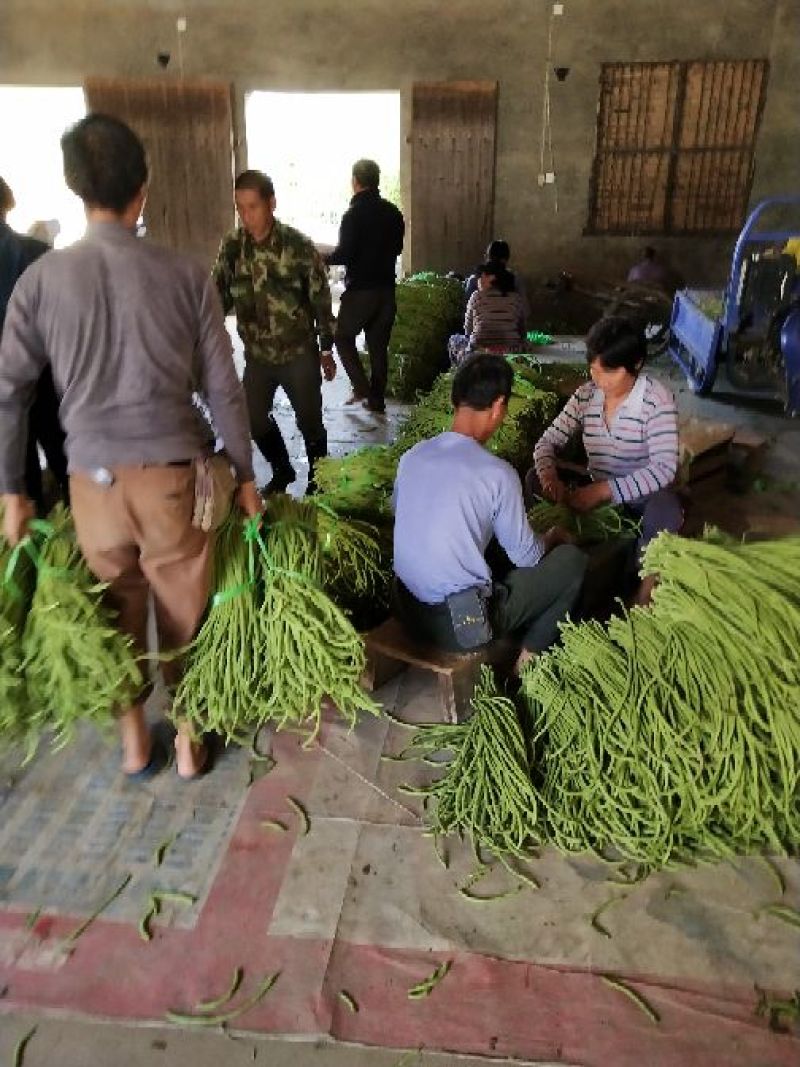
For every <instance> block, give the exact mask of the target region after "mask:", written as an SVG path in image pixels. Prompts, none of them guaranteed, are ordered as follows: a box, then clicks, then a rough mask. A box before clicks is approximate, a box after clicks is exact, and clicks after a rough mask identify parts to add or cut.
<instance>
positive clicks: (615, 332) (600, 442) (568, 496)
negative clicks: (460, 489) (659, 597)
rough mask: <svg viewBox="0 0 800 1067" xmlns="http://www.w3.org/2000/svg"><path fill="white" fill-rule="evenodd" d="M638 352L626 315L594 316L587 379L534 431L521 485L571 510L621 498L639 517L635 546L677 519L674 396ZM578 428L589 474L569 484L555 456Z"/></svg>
mask: <svg viewBox="0 0 800 1067" xmlns="http://www.w3.org/2000/svg"><path fill="white" fill-rule="evenodd" d="M646 351H647V343H646V340H645V337H644V333H643V332H642V331H641V330H639V329H637V328H636V327H635V326H633V325H632V324H631V323H630V322H629V321H628V320H627V319H624V318H621V317H616V316H611V317H609V318H605V319H601V320H600V321H599V322H597V323H595V325H594V326H593V327H592V329H591V330H590V331H589V334H588V335H587V337H586V358H587V361H588V363H589V373H590V375H591V379H592V380H591V381H590V382H587V384H586V385H582V386H581V387H580V388H579V389H578V390H576V392H574V393H573V394H572V396H571V397H570V399H569V400H568V401H567V404H566V407H565V408H564V409H563V411H562V412H561V414H560V415H558V416H557V417H556V419H555V420H554V421H553V423H552V424H551V425H550V426H549V427H548V429H547V430H545V432H544V433H543V434H542V436H541V437H540V439H539V441H538V443H537V445H536V448H535V449H534V452H533V462H534V470H532V471H531V472H530V473H529V475H528V479H527V486H526V488H527V489H528V492H529V493H536V492H537V491H538V492H540V493H541V494H542V495H544V496H545V497H547V498H548V499H549V500H554V501H557V502H559V503H561V502H564V503H567V504H569V505H570V507H572V508H574V509H575V510H576V511H591V509H592V508H595V507H597V506H598V505H600V504H605V503H609V502H610V503H614V504H622V505H624V506H625V507H626V508H628V509H629V510H630V511H632V512H633V513H634V514H635V515H636V516H637V517H638V518H640V519H641V523H642V532H641V537H640V539H639V548H640V549H641V548H643V547H644V546H645V545H646V544H647V543H648V542H649V541H651V540H652V539H653V538H654V537H655V536H656V534H658V533H660V532H661V531H662V530H670V531H672V532H673V533H675V532H677V531H678V530H680V528H681V526H682V524H683V511H682V509H681V505H680V502H679V500H678V497H677V496H676V494H675V493H674V492H673V491H672V490H671V486H672V484H673V482H674V481H675V475H676V472H677V469H678V419H677V411H676V408H675V400H674V397H673V396H672V393H671V392H670V391H669V389H667V388H666V386H664V385H662V384H661V383H660V382H658V381H656V379H655V378H651V377H650V375H649V374H646V373H644V372H643V370H642V365H643V364H644V359H645V355H646ZM579 433H580V434H581V435H582V438H583V444H584V447H585V449H586V455H587V457H588V472H589V476H590V478H591V481H590V482H589V484H588V485H582V486H580V487H578V488H575V489H569V488H568V487H567V486H566V485H565V484H564V482H563V481H562V480H561V477H560V475H559V471H558V467H557V463H556V459H557V456H558V453H559V452H560V451H561V450H562V449H563V448H564V446H565V445H566V444H567V443H568V442H569V441H570V440H571V439H572V438H574V437H575V436H576V435H577V434H579Z"/></svg>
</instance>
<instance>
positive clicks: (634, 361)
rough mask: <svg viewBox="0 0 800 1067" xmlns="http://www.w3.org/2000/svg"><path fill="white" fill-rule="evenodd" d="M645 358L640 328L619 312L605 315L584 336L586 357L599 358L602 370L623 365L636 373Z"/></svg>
mask: <svg viewBox="0 0 800 1067" xmlns="http://www.w3.org/2000/svg"><path fill="white" fill-rule="evenodd" d="M646 357H647V338H646V337H645V335H644V329H643V328H642V327H641V326H638V325H637V324H636V323H634V322H631V320H630V319H626V318H625V317H624V316H622V315H608V316H607V317H606V318H602V319H600V321H599V322H596V323H595V324H594V326H592V328H591V330H589V332H588V333H587V335H586V360H587V362H588V363H589V364H592V363H594V362H595V360H599V362H600V365H601V366H603V367H605V369H606V370H616V369H617V368H618V367H624V368H625V370H626V371H628V373H629V374H638V373H639V371H640V370H641V368H642V364H643V363H644V361H645V359H646Z"/></svg>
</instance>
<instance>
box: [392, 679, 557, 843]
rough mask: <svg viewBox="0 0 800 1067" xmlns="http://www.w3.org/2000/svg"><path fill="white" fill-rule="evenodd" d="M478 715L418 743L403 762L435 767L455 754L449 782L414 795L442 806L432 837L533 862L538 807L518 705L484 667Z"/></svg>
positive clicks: (426, 734)
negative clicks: (433, 761) (460, 837)
mask: <svg viewBox="0 0 800 1067" xmlns="http://www.w3.org/2000/svg"><path fill="white" fill-rule="evenodd" d="M471 707H472V714H471V715H470V717H469V718H468V719H467V721H466V722H463V723H459V724H457V725H455V726H447V725H438V724H436V725H434V724H432V725H429V726H423V727H421V728H420V729H419V730H418V732H417V733H416V734H415V735H414V738H413V740H412V742H411V744H410V745H409V747H408V749H407V750H406V752H405V753H404V754H403V755H404V756H416V757H419V758H423V759H425V758H427V759H429V758H430V757H431V756H432V755H435V754H436V753H444V754H446V753H448V752H449V753H450V759H449V761H448V762H447V763H446V764H443V765H442V766H443V769H444V774H443V775H442V776H441V777H440V778H439V779H437V780H436V781H435V782H433V783H432V784H431V785H429V786H422V787H420V788H419V789H414V790H412V791H413V792H416V793H419V794H421V795H423V796H429V797H432V798H435V801H436V803H435V806H434V807H433V809H432V811H431V813H430V814H429V823H428V825H429V829H430V830H432V831H433V833H434V834H436V835H440V834H441V835H443V836H444V835H447V834H450V833H459V834H464V835H467V836H469V837H470V838H471V839H472V843H473V845H474V846H475V850H476V853H477V854H478V855H480V850H481V849H487V850H489V851H491V852H493V853H495V854H497V855H503V854H506V853H511V854H513V855H515V856H525V855H527V854H528V850H529V847H530V845H531V844H532V843H533V841H534V840H535V838H536V833H537V829H536V824H537V813H538V803H537V797H536V791H535V789H534V787H533V785H532V784H531V768H530V764H529V761H528V753H527V750H526V746H525V739H524V737H523V733H522V729H521V727H520V723H519V719H518V717H517V710H516V708H515V707H514V704H513V703H512V701H511V700H509V699H508V698H507V697H504V696H502V695H501V693H500V692H499V691H498V689H497V686H496V684H495V681H494V676H493V674H492V672H491V670H490V669H489V668H488V667H485V666H484V667H482V668H481V673H480V676H479V679H478V682H477V685H476V687H475V693H474V695H473V698H472V705H471Z"/></svg>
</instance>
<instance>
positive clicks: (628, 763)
mask: <svg viewBox="0 0 800 1067" xmlns="http://www.w3.org/2000/svg"><path fill="white" fill-rule="evenodd" d="M644 572H645V573H648V574H651V573H652V574H657V575H658V577H659V585H658V586H657V588H656V591H655V594H654V597H653V603H652V606H651V607H650V608H648V609H641V608H638V609H634V610H633V611H632V612H630V614H626V615H624V616H622V617H618V618H614V619H612V620H611V622H610V623H609V625H608V626H607V627H603V626H600V625H599V624H597V623H583V624H581V625H572V624H568V625H567V626H565V627H564V628H563V630H562V644H561V647H559V648H557V649H556V650H554V651H553V652H551V653H549V654H548V655H544V656H541V657H540V658H539V659H538V660H536V661H535V662H534V663H533V664H532V665H531V666H530V667H529V668H527V669H526V671H525V673H524V678H523V687H524V691H525V693H526V696H527V699H528V703H529V706H530V710H531V715H532V720H533V724H534V743H535V748H536V751H537V756H538V764H537V765H538V767H539V768H540V771H541V775H542V777H541V780H539V782H538V785H539V796H540V800H541V810H542V813H543V822H542V832H543V835H544V836H545V837H547V838H549V839H551V840H552V841H554V842H555V843H556V844H557V845H558V846H560V847H561V848H563V849H567V850H584V849H592V850H596V851H602V850H603V849H605V848H606V847H607V846H614V847H615V848H617V849H618V850H619V851H620V852H621V853H622V854H623V855H625V856H626V857H628V858H630V859H631V860H635V861H637V862H640V863H643V864H645V865H646V866H648V867H659V866H662V865H664V864H667V863H669V862H672V861H679V860H683V859H688V858H690V857H693V856H698V855H699V856H708V857H722V856H730V855H733V854H736V853H743V852H748V851H753V850H759V849H763V848H768V849H775V850H785V849H789V848H792V847H795V846H796V845H797V844H798V843H799V842H800V790H799V788H798V787H799V786H800V700H799V699H798V696H799V695H800V658H799V657H798V654H797V649H798V647H800V645H799V644H798V642H800V538H796V537H795V538H787V539H785V540H781V541H771V542H763V543H757V544H746V545H730V544H720V543H712V542H707V541H689V540H683V539H681V538H678V537H675V536H672V535H669V534H662V535H661V536H660V537H659V538H658V539H656V541H654V542H653V543H652V544H651V545H650V546H649V547H648V549H647V552H646V555H645V559H644Z"/></svg>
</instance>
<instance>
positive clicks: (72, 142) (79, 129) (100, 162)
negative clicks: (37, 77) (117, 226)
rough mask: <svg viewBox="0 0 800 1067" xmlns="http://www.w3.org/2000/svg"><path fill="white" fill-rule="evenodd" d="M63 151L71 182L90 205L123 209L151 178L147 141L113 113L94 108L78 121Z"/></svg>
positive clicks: (121, 210) (63, 141)
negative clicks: (148, 168)
mask: <svg viewBox="0 0 800 1067" xmlns="http://www.w3.org/2000/svg"><path fill="white" fill-rule="evenodd" d="M61 151H62V152H63V155H64V178H65V180H66V183H67V185H68V186H69V188H70V189H71V190H72V191H73V193H75V194H76V195H77V196H79V197H80V198H81V200H82V201H83V202H84V204H88V205H89V206H90V207H103V208H108V209H109V210H111V211H116V212H118V213H121V212H123V211H124V210H125V208H126V207H127V206H128V204H130V202H131V200H133V198H134V197H135V196H136V194H137V193H138V192H139V190H140V189H141V188H142V186H143V185H145V184H146V182H147V157H146V155H145V151H144V145H143V144H142V142H141V141H140V140H139V138H138V137H137V136H136V134H135V133H134V132H133V130H132V129H131V128H130V126H126V125H125V123H124V122H120V120H119V119H115V118H114V117H113V116H112V115H102V114H99V113H98V112H94V113H93V114H90V115H87V116H86V118H83V119H81V120H80V122H76V123H75V125H74V126H71V127H70V129H68V130H67V131H66V133H65V134H64V136H63V137H62V138H61Z"/></svg>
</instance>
